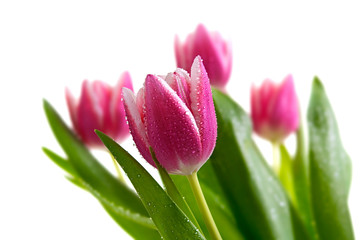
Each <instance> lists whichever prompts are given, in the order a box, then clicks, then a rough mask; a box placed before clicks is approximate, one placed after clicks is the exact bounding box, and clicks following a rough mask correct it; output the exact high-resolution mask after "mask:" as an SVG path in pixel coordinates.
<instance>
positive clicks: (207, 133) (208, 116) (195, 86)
mask: <svg viewBox="0 0 361 240" xmlns="http://www.w3.org/2000/svg"><path fill="white" fill-rule="evenodd" d="M190 100H191V109H192V113H193V116H194V118H195V120H196V123H197V126H198V129H199V134H200V137H201V143H202V148H203V149H202V159H204V160H207V159H208V158H209V157H210V155H211V154H212V152H213V149H214V147H215V144H216V138H217V120H216V114H215V111H214V105H213V99H212V91H211V86H210V84H209V78H208V75H207V72H206V70H205V68H204V65H203V63H202V59H201V58H200V57H199V56H198V57H196V58H195V59H194V62H193V65H192V72H191V86H190Z"/></svg>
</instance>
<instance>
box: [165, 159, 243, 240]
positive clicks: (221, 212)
mask: <svg viewBox="0 0 361 240" xmlns="http://www.w3.org/2000/svg"><path fill="white" fill-rule="evenodd" d="M206 164H207V163H206ZM204 167H205V166H203V167H202V168H201V169H200V171H202V169H203V168H204ZM198 173H199V172H198ZM171 178H172V180H173V182H174V183H175V184H176V186H177V188H178V190H179V191H180V192H181V194H182V195H183V196H184V198H185V200H186V201H187V203H188V205H189V206H190V208H191V210H192V212H193V213H194V215H195V216H196V218H197V220H198V223H199V225H200V226H201V228H202V229H203V230H204V233H205V236H206V237H207V239H210V236H209V234H208V231H207V227H206V225H205V223H204V221H203V217H202V214H201V212H200V211H199V208H198V206H197V202H196V199H195V197H194V195H193V192H192V189H191V187H190V185H189V182H188V180H187V178H186V177H185V176H181V175H172V176H171ZM200 184H201V187H202V191H203V194H204V196H205V198H206V200H207V204H208V207H209V209H210V211H211V213H212V216H213V219H214V221H215V222H216V225H217V228H218V230H219V232H220V234H221V236H222V238H223V239H232V240H243V239H244V238H243V237H242V234H241V233H240V231H239V229H238V227H237V224H236V221H235V219H234V217H233V214H232V213H231V210H230V209H229V208H228V206H227V202H225V201H224V200H223V199H222V197H220V195H219V194H218V193H216V192H214V188H211V187H209V186H208V185H207V184H205V183H204V182H201V181H200Z"/></svg>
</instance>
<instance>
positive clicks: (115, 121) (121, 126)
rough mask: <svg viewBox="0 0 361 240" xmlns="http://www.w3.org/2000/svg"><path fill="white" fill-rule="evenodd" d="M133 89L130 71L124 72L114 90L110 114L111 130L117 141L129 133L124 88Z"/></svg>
mask: <svg viewBox="0 0 361 240" xmlns="http://www.w3.org/2000/svg"><path fill="white" fill-rule="evenodd" d="M123 87H126V88H128V89H130V90H133V85H132V81H131V78H130V75H129V73H128V72H124V73H123V74H122V76H121V77H120V79H119V81H118V83H117V85H116V86H115V88H113V90H112V99H111V105H110V111H109V114H110V115H111V119H112V123H111V125H112V126H113V127H112V128H111V129H110V130H111V132H112V135H111V136H114V139H116V140H117V141H122V140H123V139H125V138H126V137H127V136H128V135H129V127H128V124H127V122H126V119H125V110H124V105H123V101H122V88H123Z"/></svg>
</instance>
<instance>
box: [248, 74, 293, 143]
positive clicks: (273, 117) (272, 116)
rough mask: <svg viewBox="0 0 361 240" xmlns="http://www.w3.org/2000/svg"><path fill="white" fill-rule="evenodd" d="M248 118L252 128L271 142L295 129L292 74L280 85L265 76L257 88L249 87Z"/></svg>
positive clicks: (277, 141) (278, 140) (281, 139)
mask: <svg viewBox="0 0 361 240" xmlns="http://www.w3.org/2000/svg"><path fill="white" fill-rule="evenodd" d="M251 117H252V121H253V128H254V131H255V132H256V133H257V134H258V135H260V136H261V137H263V138H265V139H267V140H269V141H271V142H275V143H279V142H282V141H283V140H284V139H285V138H286V137H287V136H288V135H289V134H290V133H292V132H294V131H296V130H297V129H298V126H299V109H298V100H297V95H296V91H295V88H294V84H293V78H292V76H291V75H288V76H287V77H286V78H285V79H284V80H283V82H282V83H280V84H275V83H273V82H272V81H271V80H269V79H266V80H265V81H264V82H263V84H262V85H261V86H260V87H259V88H256V87H255V86H252V90H251Z"/></svg>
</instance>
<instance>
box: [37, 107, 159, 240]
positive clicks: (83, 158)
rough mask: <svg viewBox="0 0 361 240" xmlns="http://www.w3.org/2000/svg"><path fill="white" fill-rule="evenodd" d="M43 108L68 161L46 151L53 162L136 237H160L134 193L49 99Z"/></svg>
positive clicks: (155, 238)
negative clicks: (101, 160) (113, 173)
mask: <svg viewBox="0 0 361 240" xmlns="http://www.w3.org/2000/svg"><path fill="white" fill-rule="evenodd" d="M44 109H45V113H46V115H47V117H48V121H49V124H50V126H51V128H52V130H53V132H54V135H55V136H56V138H57V140H58V142H59V143H60V145H61V146H62V148H63V150H64V151H65V153H66V154H67V156H68V160H67V159H64V158H62V157H60V156H59V155H57V154H55V153H54V152H52V151H51V150H49V149H46V148H43V150H44V152H45V154H46V155H47V156H48V157H49V158H50V159H51V160H52V161H54V162H55V163H56V164H57V165H58V166H60V167H61V168H62V169H64V170H65V171H66V172H67V173H69V175H70V176H67V179H68V180H69V181H71V182H72V183H74V184H75V185H77V186H79V187H81V188H83V189H85V190H87V191H89V192H90V193H91V194H92V195H93V196H94V197H96V198H97V199H98V200H99V202H100V203H101V204H102V205H103V207H104V208H105V210H106V211H107V212H108V213H109V214H110V215H111V216H112V217H113V219H114V220H115V221H116V222H117V223H118V224H119V225H120V226H121V227H122V228H123V229H124V230H125V231H127V232H128V233H129V234H130V235H131V236H133V237H134V238H135V239H144V238H147V239H152V240H153V239H154V240H157V239H160V235H159V233H158V231H157V230H155V229H154V228H155V226H154V223H153V222H152V221H151V219H150V218H149V214H148V212H147V211H146V209H145V208H144V206H143V204H142V202H141V201H140V199H139V197H138V196H137V195H136V194H135V192H134V191H133V190H131V189H129V188H128V187H126V186H125V185H123V184H122V183H121V182H119V181H118V180H117V179H116V178H115V177H113V176H112V175H111V174H110V173H109V172H108V171H107V170H106V169H105V168H104V167H103V166H102V165H101V164H100V163H99V162H98V161H97V160H96V159H95V158H94V157H93V156H92V155H91V154H90V152H89V151H88V150H87V149H86V147H85V146H84V145H83V144H82V143H81V142H80V141H79V140H78V139H77V138H76V137H75V135H74V134H73V133H72V132H71V131H70V130H69V129H68V127H67V126H66V125H65V124H64V122H63V121H62V119H61V118H60V116H59V115H58V114H57V113H56V111H55V110H54V109H53V108H52V106H51V105H50V104H49V103H48V102H46V101H44Z"/></svg>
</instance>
